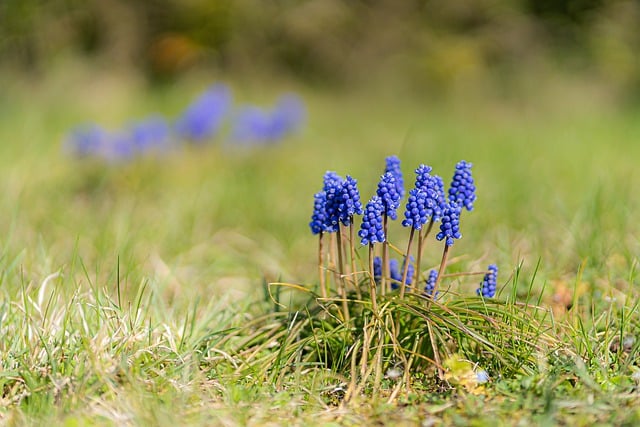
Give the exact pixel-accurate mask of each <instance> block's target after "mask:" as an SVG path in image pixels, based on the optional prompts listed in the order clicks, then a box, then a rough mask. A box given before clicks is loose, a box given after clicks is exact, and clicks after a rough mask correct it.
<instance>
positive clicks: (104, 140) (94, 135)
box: [65, 124, 111, 157]
mask: <svg viewBox="0 0 640 427" xmlns="http://www.w3.org/2000/svg"><path fill="white" fill-rule="evenodd" d="M110 138H111V136H110V134H109V132H108V131H107V130H106V129H104V128H103V127H102V126H100V125H97V124H86V125H82V126H78V127H76V128H75V129H73V130H72V131H71V132H70V134H69V136H68V137H67V141H66V143H65V148H66V149H67V150H69V151H70V152H71V154H73V155H74V156H77V157H99V156H101V155H103V153H104V150H105V148H106V146H107V145H108V144H109V140H110Z"/></svg>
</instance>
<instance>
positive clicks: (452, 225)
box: [436, 202, 462, 246]
mask: <svg viewBox="0 0 640 427" xmlns="http://www.w3.org/2000/svg"><path fill="white" fill-rule="evenodd" d="M441 220H442V222H441V223H440V232H439V233H438V234H437V235H436V239H437V240H442V239H445V244H446V245H447V246H451V245H453V242H454V239H460V238H461V237H462V234H460V206H458V204H457V203H456V202H449V203H448V204H447V206H446V207H445V209H444V211H443V212H442V219H441Z"/></svg>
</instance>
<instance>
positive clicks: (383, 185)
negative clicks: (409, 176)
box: [376, 172, 400, 219]
mask: <svg viewBox="0 0 640 427" xmlns="http://www.w3.org/2000/svg"><path fill="white" fill-rule="evenodd" d="M376 194H377V195H378V197H380V200H381V202H382V206H383V208H384V213H385V214H386V215H387V216H388V217H389V218H391V219H396V218H397V217H398V215H397V214H396V210H397V209H398V207H399V206H400V194H398V190H397V187H396V179H395V177H394V176H393V174H392V173H391V172H387V173H385V174H384V175H382V177H380V182H379V183H378V190H377V192H376Z"/></svg>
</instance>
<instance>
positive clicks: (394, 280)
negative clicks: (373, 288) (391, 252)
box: [373, 256, 415, 289]
mask: <svg viewBox="0 0 640 427" xmlns="http://www.w3.org/2000/svg"><path fill="white" fill-rule="evenodd" d="M411 261H413V260H411ZM406 262H407V259H406V258H405V259H404V260H403V261H402V265H399V262H398V260H397V259H395V258H394V259H392V260H391V261H389V277H391V289H398V288H399V287H400V283H401V282H402V275H403V273H404V267H405V265H406ZM414 273H415V267H414V265H413V263H412V262H409V267H408V268H407V278H406V280H405V284H406V285H411V283H412V282H413V274H414ZM373 278H374V280H375V281H376V283H378V284H379V283H380V279H381V278H382V258H380V257H379V256H377V257H375V258H374V259H373Z"/></svg>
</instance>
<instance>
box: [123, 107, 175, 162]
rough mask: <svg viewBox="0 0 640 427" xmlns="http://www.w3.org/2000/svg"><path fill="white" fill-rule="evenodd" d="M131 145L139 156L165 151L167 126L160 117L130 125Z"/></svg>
mask: <svg viewBox="0 0 640 427" xmlns="http://www.w3.org/2000/svg"><path fill="white" fill-rule="evenodd" d="M128 134H129V138H130V139H131V144H132V146H133V148H134V150H136V151H137V152H138V153H139V154H146V153H147V152H149V151H150V150H157V149H165V148H167V147H168V145H169V140H170V138H169V125H168V124H167V122H166V121H165V120H164V119H163V118H162V117H160V116H151V117H148V118H146V119H144V120H141V121H139V122H136V123H133V124H132V125H130V127H129V130H128Z"/></svg>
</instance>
